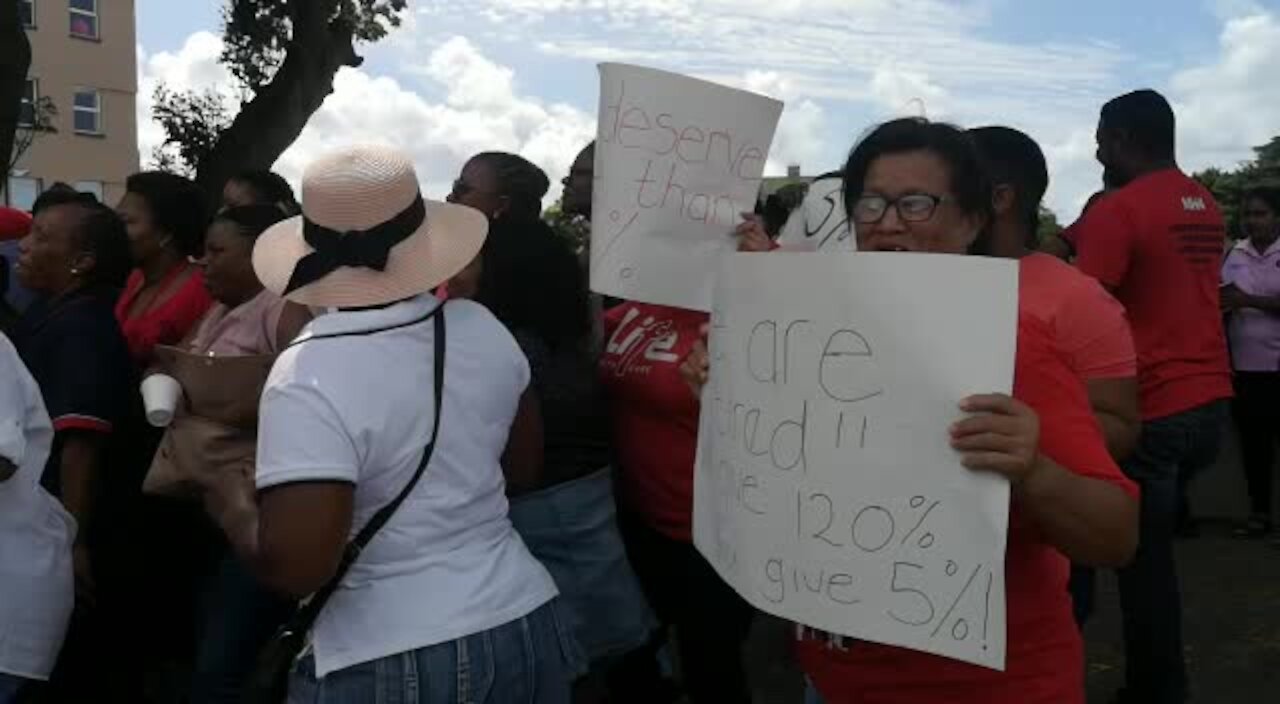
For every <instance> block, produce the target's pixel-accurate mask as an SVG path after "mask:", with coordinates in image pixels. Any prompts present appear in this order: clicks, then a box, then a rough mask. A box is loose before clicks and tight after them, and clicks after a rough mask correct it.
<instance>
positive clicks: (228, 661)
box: [191, 555, 294, 704]
mask: <svg viewBox="0 0 1280 704" xmlns="http://www.w3.org/2000/svg"><path fill="white" fill-rule="evenodd" d="M293 609H294V602H293V601H292V600H291V599H287V598H285V597H283V596H279V595H277V594H274V593H272V592H271V591H269V590H267V588H266V587H264V586H262V585H261V584H260V583H259V582H258V580H257V579H255V578H254V577H253V576H252V575H250V574H249V571H248V570H247V569H245V567H244V565H243V564H241V562H240V560H238V559H236V557H235V556H234V555H231V556H228V557H226V558H225V559H223V561H222V565H221V567H220V568H219V570H218V573H217V574H216V575H215V576H214V577H213V579H212V580H211V583H210V585H209V589H208V594H207V596H206V599H205V605H204V609H203V612H204V623H203V628H202V629H201V638H200V643H199V647H198V649H197V652H196V661H195V668H194V672H192V675H191V704H219V703H223V704H234V703H235V702H239V701H240V700H241V698H242V691H241V690H243V688H244V684H245V681H246V680H247V679H248V677H249V674H250V673H251V672H252V671H253V668H254V666H255V665H256V664H257V658H258V654H259V653H260V652H261V651H262V648H263V646H265V645H266V643H267V641H268V640H269V639H270V638H271V636H272V635H273V634H274V633H275V632H276V630H278V629H279V628H280V626H282V625H284V622H285V619H287V618H289V616H290V615H291V614H292V613H293Z"/></svg>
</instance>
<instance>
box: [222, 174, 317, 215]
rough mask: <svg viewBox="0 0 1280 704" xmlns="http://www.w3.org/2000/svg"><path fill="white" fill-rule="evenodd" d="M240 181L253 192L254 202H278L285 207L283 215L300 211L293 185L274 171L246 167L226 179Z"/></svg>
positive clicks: (274, 203)
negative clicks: (246, 168)
mask: <svg viewBox="0 0 1280 704" xmlns="http://www.w3.org/2000/svg"><path fill="white" fill-rule="evenodd" d="M227 180H228V181H235V182H237V183H242V184H244V185H245V186H247V187H248V188H249V190H250V191H252V193H253V199H254V202H255V203H259V204H264V205H276V204H280V205H282V206H283V207H284V209H285V215H288V216H290V217H292V216H294V215H297V214H298V213H299V212H301V211H302V208H300V207H299V206H298V199H297V197H296V196H294V194H293V187H292V186H290V185H289V182H288V181H286V180H284V177H283V176H281V175H280V174H278V173H276V172H274V171H267V170H265V169H248V170H245V171H241V172H240V173H238V174H236V175H235V176H232V177H231V178H229V179H227Z"/></svg>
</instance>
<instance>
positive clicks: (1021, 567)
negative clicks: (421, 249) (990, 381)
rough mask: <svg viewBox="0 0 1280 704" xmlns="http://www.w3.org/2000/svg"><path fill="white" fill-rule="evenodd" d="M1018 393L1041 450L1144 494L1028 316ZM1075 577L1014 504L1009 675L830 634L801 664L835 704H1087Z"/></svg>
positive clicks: (802, 651) (805, 646)
mask: <svg viewBox="0 0 1280 704" xmlns="http://www.w3.org/2000/svg"><path fill="white" fill-rule="evenodd" d="M1013 395H1014V397H1015V398H1017V399H1019V400H1021V401H1023V402H1024V403H1026V404H1027V405H1029V406H1031V407H1032V408H1033V409H1035V411H1036V413H1038V414H1039V416H1040V433H1041V436H1040V451H1041V452H1042V453H1044V454H1045V455H1046V456H1048V457H1050V458H1052V459H1053V460H1054V461H1056V462H1057V463H1058V464H1060V465H1062V466H1063V467H1065V468H1067V469H1068V470H1070V471H1072V472H1075V473H1076V474H1080V475H1083V476H1087V477H1093V478H1097V479H1101V480H1103V481H1106V482H1109V483H1111V484H1115V485H1116V486H1119V487H1121V488H1123V489H1124V490H1125V492H1127V493H1128V494H1129V495H1131V496H1134V497H1136V496H1137V495H1138V489H1137V487H1136V486H1135V485H1134V484H1133V483H1132V482H1131V481H1129V480H1128V479H1126V478H1125V477H1124V475H1123V474H1121V473H1120V469H1119V468H1118V467H1117V466H1116V464H1115V462H1114V461H1113V460H1112V459H1111V455H1110V454H1109V453H1108V452H1107V448H1106V445H1105V444H1104V442H1103V438H1102V431H1101V429H1100V428H1099V427H1098V423H1097V421H1096V420H1095V419H1094V416H1093V413H1092V412H1091V411H1090V409H1089V401H1088V397H1087V396H1086V395H1085V390H1084V385H1083V384H1082V382H1081V381H1080V379H1079V378H1078V377H1077V376H1076V374H1075V372H1073V371H1072V369H1071V367H1070V365H1069V364H1068V363H1067V360H1066V359H1065V357H1064V356H1063V355H1062V354H1061V353H1060V352H1059V351H1058V350H1057V345H1056V342H1055V340H1054V335H1053V331H1052V330H1050V329H1049V327H1048V326H1047V325H1045V324H1044V323H1043V322H1041V321H1039V320H1037V319H1036V318H1035V317H1034V316H1032V315H1029V314H1028V313H1027V312H1026V311H1025V309H1024V310H1023V312H1022V314H1021V315H1020V316H1019V322H1018V354H1017V359H1016V369H1015V373H1014V384H1013ZM1069 571H1070V564H1069V563H1068V561H1067V558H1066V557H1064V556H1063V555H1062V554H1061V553H1059V552H1058V551H1057V550H1056V549H1054V548H1053V547H1051V546H1050V545H1049V544H1048V543H1046V542H1044V540H1043V538H1042V537H1041V535H1040V533H1039V531H1038V530H1037V528H1036V526H1035V525H1034V524H1033V523H1032V522H1031V519H1030V518H1029V517H1028V516H1026V515H1025V514H1024V513H1023V512H1022V511H1021V509H1020V506H1019V504H1018V502H1017V501H1016V500H1015V501H1014V502H1013V503H1012V505H1011V506H1010V509H1009V543H1008V550H1007V552H1006V554H1005V592H1006V614H1007V622H1008V632H1007V634H1008V636H1007V643H1008V654H1007V658H1006V662H1005V665H1006V671H1005V672H998V671H996V670H990V669H986V668H983V667H978V666H976V665H970V664H968V663H964V662H960V661H958V660H949V659H946V658H942V657H938V656H936V655H930V654H927V653H921V652H917V651H913V650H907V649H904V648H897V647H893V646H887V645H879V644H875V643H867V642H861V641H854V642H852V643H851V644H850V645H849V646H847V647H846V648H845V649H844V650H841V649H839V648H836V647H833V646H831V645H829V642H828V639H826V638H824V637H806V638H805V639H803V640H801V641H800V642H799V644H798V652H799V657H800V664H801V667H802V668H803V669H804V671H805V672H806V673H807V674H808V675H809V677H810V678H811V679H812V680H813V682H814V684H815V685H816V686H817V688H818V690H819V691H820V692H821V693H822V696H823V698H824V699H825V700H826V702H827V703H828V704H854V703H855V702H856V703H857V704H933V703H934V702H947V704H991V703H992V702H1011V703H1012V702H1017V704H1083V703H1084V681H1083V680H1084V649H1083V644H1082V642H1081V639H1080V633H1079V630H1078V629H1077V628H1076V624H1075V620H1074V619H1073V617H1072V614H1071V600H1070V597H1069V595H1068V593H1067V576H1068V573H1069Z"/></svg>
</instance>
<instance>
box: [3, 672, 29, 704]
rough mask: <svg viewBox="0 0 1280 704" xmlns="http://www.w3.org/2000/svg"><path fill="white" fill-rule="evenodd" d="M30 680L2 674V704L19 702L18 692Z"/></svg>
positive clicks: (5, 673)
mask: <svg viewBox="0 0 1280 704" xmlns="http://www.w3.org/2000/svg"><path fill="white" fill-rule="evenodd" d="M28 682H30V680H28V679H25V678H22V677H19V676H17V675H10V674H8V673H7V672H0V704H11V703H12V702H15V701H17V700H18V691H19V690H21V689H22V688H23V687H24V686H26V684H27V683H28Z"/></svg>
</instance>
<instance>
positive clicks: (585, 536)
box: [510, 469, 658, 662]
mask: <svg viewBox="0 0 1280 704" xmlns="http://www.w3.org/2000/svg"><path fill="white" fill-rule="evenodd" d="M510 516H511V524H512V525H513V526H515V529H516V532H518V533H519V534H520V537H521V539H523V540H524V543H525V545H527V546H528V547H529V552H531V553H533V556H534V557H536V558H538V560H539V561H541V562H542V564H543V565H544V566H545V567H546V568H547V571H548V572H550V573H551V577H552V578H553V579H555V582H556V586H557V587H558V588H559V589H560V606H561V607H562V613H563V614H564V616H565V620H566V622H567V623H568V625H569V628H570V630H572V632H573V634H574V636H575V637H577V639H578V644H579V645H581V646H582V649H583V650H584V651H586V655H587V657H588V658H589V659H590V660H591V661H592V662H598V661H600V660H603V659H606V658H609V657H613V656H618V655H622V654H623V653H626V652H629V651H631V650H634V649H636V648H639V647H640V646H642V645H644V644H645V643H646V642H648V640H649V636H650V635H651V634H652V633H653V631H654V630H656V629H657V627H658V620H657V618H656V617H655V616H654V615H653V612H652V611H651V610H650V609H649V603H648V602H647V601H645V598H644V592H643V591H641V589H640V580H638V579H637V578H636V575H635V572H633V571H632V570H631V563H630V562H628V561H627V551H626V547H625V546H624V545H623V543H622V535H621V533H620V532H619V531H618V516H617V510H616V508H615V505H614V501H613V475H612V473H611V471H610V470H609V469H601V470H599V471H598V472H595V473H593V474H589V475H587V476H585V477H581V478H579V479H575V480H573V481H568V482H564V483H563V484H557V485H555V486H552V487H548V488H546V489H542V490H540V491H536V492H533V493H531V494H525V495H524V496H520V497H518V498H516V499H514V500H513V501H512V502H511V511H510Z"/></svg>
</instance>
